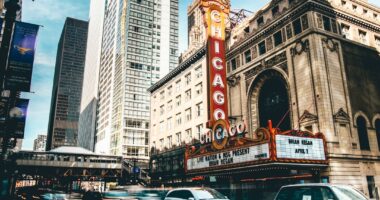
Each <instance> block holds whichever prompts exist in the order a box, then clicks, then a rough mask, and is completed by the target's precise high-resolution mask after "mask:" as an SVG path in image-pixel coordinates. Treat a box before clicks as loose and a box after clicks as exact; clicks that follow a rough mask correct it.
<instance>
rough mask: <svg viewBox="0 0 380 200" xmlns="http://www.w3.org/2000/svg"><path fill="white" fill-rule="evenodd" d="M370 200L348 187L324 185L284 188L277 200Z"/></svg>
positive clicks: (313, 184)
mask: <svg viewBox="0 0 380 200" xmlns="http://www.w3.org/2000/svg"><path fill="white" fill-rule="evenodd" d="M314 199H317V200H319V199H320V200H368V198H367V197H366V196H365V195H364V194H363V193H361V192H360V191H358V190H356V189H355V188H353V187H351V186H347V185H331V184H324V183H310V184H296V185H288V186H283V187H282V188H281V189H280V191H279V192H278V193H277V195H276V198H275V200H314Z"/></svg>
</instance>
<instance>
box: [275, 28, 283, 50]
mask: <svg viewBox="0 0 380 200" xmlns="http://www.w3.org/2000/svg"><path fill="white" fill-rule="evenodd" d="M273 38H274V46H275V47H276V46H278V45H280V44H281V43H282V33H281V31H278V32H277V33H275V34H274V35H273Z"/></svg>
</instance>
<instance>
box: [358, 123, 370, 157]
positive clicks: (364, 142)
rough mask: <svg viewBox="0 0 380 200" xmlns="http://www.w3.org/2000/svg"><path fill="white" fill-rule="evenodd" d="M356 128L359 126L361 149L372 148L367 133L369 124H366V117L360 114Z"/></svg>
mask: <svg viewBox="0 0 380 200" xmlns="http://www.w3.org/2000/svg"><path fill="white" fill-rule="evenodd" d="M356 128H357V131H358V136H359V144H360V150H370V148H369V140H368V133H367V125H366V120H365V119H364V117H361V116H360V117H358V118H357V119H356Z"/></svg>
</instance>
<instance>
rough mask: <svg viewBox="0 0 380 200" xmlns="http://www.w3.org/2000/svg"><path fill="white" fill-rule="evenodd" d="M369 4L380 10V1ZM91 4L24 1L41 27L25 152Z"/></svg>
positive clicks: (29, 17)
mask: <svg viewBox="0 0 380 200" xmlns="http://www.w3.org/2000/svg"><path fill="white" fill-rule="evenodd" d="M191 2H192V0H179V49H180V52H182V51H184V50H185V49H186V48H187V14H186V12H187V11H186V9H187V6H188V5H189V4H190V3H191ZM268 2H269V0H232V1H231V6H232V9H240V8H244V9H247V10H250V11H255V10H258V9H260V8H261V7H262V6H264V5H265V4H266V3H268ZM369 2H371V3H373V4H375V5H377V6H380V1H379V0H369ZM89 6H90V0H34V1H32V0H23V6H22V21H24V22H29V23H34V24H39V25H41V26H42V27H41V28H40V31H39V34H38V41H37V47H36V57H35V61H34V68H33V76H32V86H31V93H23V94H22V97H23V98H27V99H30V102H29V108H28V116H27V120H26V127H25V136H24V141H23V144H22V149H25V150H31V149H33V141H34V139H35V138H37V135H39V134H44V135H46V134H47V129H48V121H49V112H50V101H51V93H52V85H53V77H54V67H55V59H56V53H57V46H58V41H59V38H60V35H61V31H62V28H63V25H64V22H65V19H66V17H72V18H77V19H82V20H88V13H89Z"/></svg>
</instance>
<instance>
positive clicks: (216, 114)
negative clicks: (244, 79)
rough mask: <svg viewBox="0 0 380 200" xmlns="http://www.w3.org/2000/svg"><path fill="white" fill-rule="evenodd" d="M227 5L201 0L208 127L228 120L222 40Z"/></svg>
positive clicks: (227, 10)
mask: <svg viewBox="0 0 380 200" xmlns="http://www.w3.org/2000/svg"><path fill="white" fill-rule="evenodd" d="M229 7H230V5H229V2H228V1H223V0H208V1H206V0H202V1H201V8H202V9H203V11H204V18H205V22H206V23H205V26H206V30H207V37H208V39H207V51H208V53H207V59H208V90H209V92H208V94H209V96H208V105H209V113H208V118H209V124H208V126H209V127H212V126H213V124H214V123H215V122H216V121H217V120H220V119H221V120H226V121H227V122H228V101H227V70H226V63H225V62H226V58H225V49H224V41H225V37H226V36H225V34H226V33H225V29H226V20H227V18H228V14H229Z"/></svg>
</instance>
